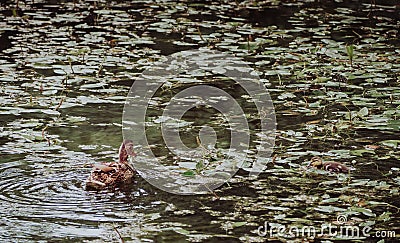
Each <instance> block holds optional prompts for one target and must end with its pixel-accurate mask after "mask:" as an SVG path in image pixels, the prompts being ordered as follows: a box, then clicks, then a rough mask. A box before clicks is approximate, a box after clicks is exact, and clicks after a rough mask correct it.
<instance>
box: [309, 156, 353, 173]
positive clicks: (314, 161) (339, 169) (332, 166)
mask: <svg viewBox="0 0 400 243" xmlns="http://www.w3.org/2000/svg"><path fill="white" fill-rule="evenodd" d="M310 165H311V166H313V167H315V168H317V169H323V170H326V171H330V172H335V173H348V172H349V171H350V169H349V167H347V166H346V165H344V164H342V163H339V162H334V161H326V162H323V161H322V159H321V158H320V157H313V158H311V162H310Z"/></svg>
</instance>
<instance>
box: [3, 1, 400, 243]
mask: <svg viewBox="0 0 400 243" xmlns="http://www.w3.org/2000/svg"><path fill="white" fill-rule="evenodd" d="M17 3H18V5H16V3H15V2H14V1H5V2H3V3H1V4H0V12H1V14H0V51H1V52H0V94H1V95H0V104H1V107H0V117H1V119H0V123H1V127H0V153H1V162H0V178H1V180H0V201H1V205H2V210H1V211H0V218H1V219H0V240H1V241H16V242H32V241H43V242H45V241H51V242H53V241H66V242H67V241H68V242H69V241H74V242H81V241H90V242H91V241H94V242H96V241H98V242H115V241H121V239H123V241H125V242H130V241H131V242H139V241H144V242H172V241H174V242H186V241H195V242H201V241H205V242H222V241H226V242H264V241H266V240H267V239H269V240H275V241H286V240H294V241H298V242H300V241H311V240H313V237H307V236H304V237H303V236H301V235H300V236H297V237H292V236H290V235H279V234H267V235H263V234H260V232H258V229H259V227H262V226H265V225H268V227H276V228H277V227H279V226H284V227H286V228H289V227H298V228H301V227H304V226H314V227H316V228H318V227H321V225H323V224H332V225H335V226H339V224H338V222H337V221H338V217H339V216H340V217H345V219H346V225H353V226H357V227H360V228H363V227H371V229H372V230H371V231H369V233H370V236H365V235H361V236H360V237H359V238H358V239H361V240H368V241H371V242H374V241H378V239H381V238H379V237H374V234H375V233H376V232H378V231H382V230H386V231H394V232H396V233H397V239H396V237H386V238H385V240H386V241H385V242H390V241H393V242H394V241H396V240H398V237H399V234H400V232H399V231H400V224H399V220H400V214H399V210H400V203H399V201H398V197H399V185H400V175H399V171H400V166H399V157H400V152H399V147H400V139H399V135H400V133H399V130H400V121H399V116H400V110H399V107H400V85H399V82H400V76H399V73H400V55H399V54H400V53H399V52H400V51H399V50H400V49H399V47H400V41H399V37H400V36H399V35H400V34H399V25H400V5H399V3H398V1H395V0H389V1H369V0H363V1H351V0H343V1H342V0H338V1H327V0H321V1H306V0H305V1H235V2H231V1H220V2H217V1H195V2H191V1H184V2H180V3H175V2H173V1H162V2H157V3H156V2H152V1H134V2H132V1H105V0H99V1H85V2H84V1H57V0H49V1H44V0H35V1H30V0H26V1H17ZM197 48H209V49H211V50H218V51H222V52H226V53H229V54H231V55H235V56H237V57H240V58H241V59H242V60H244V61H246V62H247V63H248V65H249V66H251V67H252V68H254V70H256V72H257V73H258V75H259V76H260V77H261V81H262V82H263V83H264V84H265V86H266V87H267V88H268V91H269V93H270V95H271V97H272V100H273V102H274V106H275V112H276V121H277V132H276V141H275V148H274V160H273V163H270V164H268V168H267V169H266V170H265V171H264V172H263V173H261V174H260V176H259V177H258V178H249V177H248V173H247V172H246V170H245V169H241V170H240V171H239V172H238V173H237V174H236V175H235V176H234V177H233V178H232V179H231V180H230V181H229V183H226V184H224V185H223V186H222V187H220V188H219V189H217V190H215V193H210V194H205V195H196V196H178V195H174V194H169V193H166V192H163V191H161V190H159V189H157V188H155V187H153V186H151V185H150V184H148V183H147V182H146V181H145V180H143V179H141V178H138V179H137V181H136V183H135V184H134V185H132V186H131V187H128V188H124V189H123V190H122V189H121V190H114V191H112V190H105V191H101V192H92V191H86V190H85V183H84V182H85V179H86V178H87V176H88V175H89V173H90V170H91V164H93V163H96V162H101V161H112V160H116V159H117V154H116V151H117V149H118V146H119V144H120V143H121V141H122V131H121V128H122V125H121V124H122V121H121V119H122V111H123V106H124V102H125V97H126V96H127V94H128V91H129V88H130V86H131V85H132V84H133V82H134V80H135V78H137V77H139V75H140V73H141V72H142V71H144V70H145V69H146V68H147V67H149V66H151V65H152V63H154V62H155V61H157V60H160V59H161V58H162V57H163V56H166V55H170V54H172V53H176V52H179V51H184V50H190V49H197ZM201 82H202V83H207V84H210V85H213V86H215V87H219V88H221V89H223V90H225V91H226V92H228V93H230V94H231V95H232V96H234V97H235V98H236V99H237V100H238V103H239V104H241V105H242V106H243V107H245V109H244V110H245V111H246V114H248V117H249V118H253V119H249V127H250V128H251V131H252V132H251V138H252V141H251V148H250V149H249V154H250V157H251V154H252V153H254V152H256V150H257V148H256V145H257V143H258V138H257V132H258V131H259V129H260V126H259V120H258V119H257V118H254V116H255V115H256V112H257V111H256V109H255V107H254V104H252V103H251V102H252V101H251V99H249V97H247V96H246V95H245V93H244V90H243V89H241V88H240V87H239V85H237V84H235V83H232V82H228V81H226V80H224V79H219V78H216V77H213V76H211V77H205V78H204V80H202V81H201ZM193 85H196V83H189V84H185V83H183V84H182V83H179V82H178V81H177V82H176V83H174V84H172V85H171V87H169V89H168V90H163V91H160V92H159V93H157V97H155V99H154V103H152V109H151V110H150V112H149V127H148V131H147V132H148V134H147V135H148V136H149V140H150V141H151V142H152V146H153V150H154V151H155V152H156V153H157V154H158V155H159V156H164V159H165V163H170V164H174V163H175V160H174V156H172V155H171V153H169V151H168V150H167V149H166V148H165V147H164V143H163V141H162V137H161V134H160V131H159V123H158V122H157V118H159V117H160V113H161V112H162V110H163V107H164V105H165V102H168V100H169V99H170V98H171V97H172V96H173V95H174V94H177V93H178V92H180V91H181V90H183V89H185V88H186V87H190V86H193ZM184 119H185V120H187V121H189V122H190V123H188V124H186V126H185V127H184V128H185V129H183V130H182V135H183V137H185V139H184V140H185V141H184V142H185V143H186V144H187V146H189V147H197V143H196V136H197V134H198V132H199V130H200V128H201V126H203V125H208V126H210V127H213V128H214V129H215V130H216V133H217V135H218V141H217V145H218V148H220V149H224V148H225V147H226V146H227V144H228V143H229V140H230V133H229V130H228V128H227V127H226V126H225V125H222V126H221V125H220V124H221V122H222V120H221V117H220V116H219V115H218V113H217V111H216V110H213V109H209V108H207V107H199V108H197V109H193V110H190V111H189V112H188V113H187V114H186V115H185V116H184ZM313 156H321V157H323V158H324V159H326V160H334V161H338V162H343V163H345V164H347V165H348V166H350V167H352V168H353V169H354V170H352V172H351V175H336V174H331V173H325V172H323V171H319V170H313V169H310V168H307V164H308V162H309V160H310V158H311V157H313ZM339 223H340V222H339ZM261 233H262V232H261ZM275 233H276V231H275ZM319 233H321V232H320V231H319ZM326 239H329V240H343V237H341V236H340V235H335V236H332V235H329V234H326V233H324V232H323V233H322V234H319V235H318V236H315V239H314V240H315V241H323V240H326ZM353 240H354V239H353Z"/></svg>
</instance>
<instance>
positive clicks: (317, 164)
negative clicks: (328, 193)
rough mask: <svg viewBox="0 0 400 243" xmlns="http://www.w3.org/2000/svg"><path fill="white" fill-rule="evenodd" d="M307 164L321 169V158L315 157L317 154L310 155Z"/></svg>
mask: <svg viewBox="0 0 400 243" xmlns="http://www.w3.org/2000/svg"><path fill="white" fill-rule="evenodd" d="M308 166H312V167H315V168H318V169H321V168H322V166H323V162H322V159H321V158H320V157H317V156H315V157H312V158H311V160H310V164H309V165H308Z"/></svg>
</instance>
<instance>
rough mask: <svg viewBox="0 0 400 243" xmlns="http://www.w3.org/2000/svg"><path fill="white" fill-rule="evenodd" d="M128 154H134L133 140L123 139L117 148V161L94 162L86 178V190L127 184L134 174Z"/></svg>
mask: <svg viewBox="0 0 400 243" xmlns="http://www.w3.org/2000/svg"><path fill="white" fill-rule="evenodd" d="M129 156H136V154H135V152H134V151H133V142H132V141H131V140H125V141H123V142H122V144H121V146H120V148H119V161H118V162H109V163H101V164H94V165H93V171H92V172H91V173H90V176H89V177H88V179H87V180H86V190H91V189H94V190H100V189H104V188H107V187H108V188H110V187H116V186H120V185H123V184H127V183H129V182H130V181H131V179H132V178H133V176H134V175H135V174H136V171H135V169H133V168H132V166H131V165H130V164H129V162H128V157H129Z"/></svg>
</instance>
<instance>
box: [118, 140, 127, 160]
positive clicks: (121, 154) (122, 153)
mask: <svg viewBox="0 0 400 243" xmlns="http://www.w3.org/2000/svg"><path fill="white" fill-rule="evenodd" d="M119 162H120V163H126V162H128V154H127V153H126V150H125V145H124V144H121V147H119Z"/></svg>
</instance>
